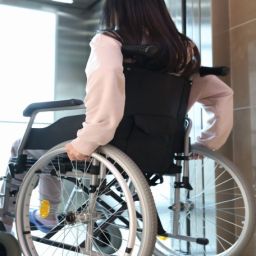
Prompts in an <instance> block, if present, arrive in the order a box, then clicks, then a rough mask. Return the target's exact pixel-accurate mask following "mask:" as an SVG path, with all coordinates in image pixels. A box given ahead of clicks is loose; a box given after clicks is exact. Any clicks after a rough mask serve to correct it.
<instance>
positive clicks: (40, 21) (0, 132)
mask: <svg viewBox="0 0 256 256" xmlns="http://www.w3.org/2000/svg"><path fill="white" fill-rule="evenodd" d="M55 31H56V15H55V14H54V13H50V12H43V11H37V10H32V9H25V8H18V7H12V6H7V5H0V35H1V40H0V56H1V58H0V86H1V93H0V108H1V112H0V127H1V129H0V141H1V149H2V150H1V154H0V167H1V171H0V173H1V174H3V173H4V171H5V168H6V161H7V159H8V158H9V155H10V146H11V144H12V143H13V141H14V140H16V139H18V138H20V136H22V134H23V131H24V128H25V123H26V122H27V121H28V120H27V118H25V117H23V116H22V112H23V110H24V108H25V107H26V106H27V105H28V104H30V103H32V102H38V101H46V100H47V101H49V100H53V99H54V83H55ZM52 119H53V115H52V114H44V115H42V116H41V117H40V118H39V119H38V122H40V123H45V122H51V120H52Z"/></svg>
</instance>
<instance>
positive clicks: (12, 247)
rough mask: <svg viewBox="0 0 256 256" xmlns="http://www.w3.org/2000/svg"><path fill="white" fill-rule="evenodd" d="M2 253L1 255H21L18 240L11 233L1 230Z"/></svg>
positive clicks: (0, 251)
mask: <svg viewBox="0 0 256 256" xmlns="http://www.w3.org/2000/svg"><path fill="white" fill-rule="evenodd" d="M0 255H1V256H20V255H21V252H20V247H19V244H18V241H17V240H16V238H15V237H14V236H12V235H11V234H9V233H6V232H3V231H0Z"/></svg>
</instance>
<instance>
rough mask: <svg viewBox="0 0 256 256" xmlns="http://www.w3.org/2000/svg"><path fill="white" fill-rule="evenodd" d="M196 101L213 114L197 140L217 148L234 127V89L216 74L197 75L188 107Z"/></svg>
mask: <svg viewBox="0 0 256 256" xmlns="http://www.w3.org/2000/svg"><path fill="white" fill-rule="evenodd" d="M195 102H199V103H201V104H202V106H203V108H204V110H205V111H206V112H207V113H209V114H211V118H209V119H208V120H207V123H208V126H207V127H206V128H205V129H204V130H203V131H202V132H201V135H200V136H199V137H198V138H197V142H198V143H199V144H203V145H205V146H206V147H208V148H210V149H212V150H217V149H219V148H220V147H221V146H222V145H223V144H224V143H225V142H226V140H227V138H228V136H229V134H230V132H231V130H232V127H233V90H232V89H231V88H230V87H229V86H228V85H227V84H225V83H224V82H223V81H221V80H220V79H219V78H218V77H216V76H213V75H208V76H205V77H200V76H199V75H195V76H194V77H193V83H192V88H191V93H190V97H189V104H188V108H189V109H190V108H191V106H192V105H193V104H194V103H195Z"/></svg>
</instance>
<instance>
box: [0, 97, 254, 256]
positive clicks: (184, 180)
mask: <svg viewBox="0 0 256 256" xmlns="http://www.w3.org/2000/svg"><path fill="white" fill-rule="evenodd" d="M78 108H83V104H82V102H81V101H79V100H69V101H59V102H48V103H47V102H46V103H38V104H32V105H30V106H29V107H28V108H27V110H25V111H24V115H25V116H30V120H29V122H28V126H27V129H26V132H25V135H24V137H23V139H22V141H21V144H20V148H19V155H22V154H23V150H24V149H26V147H27V146H28V145H29V144H27V143H28V141H29V136H30V134H31V131H32V130H33V128H32V126H33V122H34V119H35V117H36V115H37V113H39V112H42V111H56V110H73V109H78ZM31 109H32V110H31ZM68 118H72V117H68ZM73 118H74V119H72V120H78V121H79V122H80V121H81V118H82V116H77V117H73ZM62 120H63V119H62ZM67 120H68V119H65V121H67ZM69 123H70V122H69ZM191 125H192V123H191V121H190V120H189V119H187V125H186V126H187V132H186V136H185V145H184V153H183V154H179V155H177V156H176V163H177V164H178V165H181V166H182V173H177V174H175V175H172V177H171V178H173V179H174V183H173V186H174V195H173V198H174V201H173V205H172V206H171V207H169V209H170V212H169V213H170V214H171V212H172V213H173V214H172V231H171V232H166V231H164V232H162V231H163V229H162V228H163V227H162V228H160V229H159V227H161V222H159V221H157V214H158V217H159V216H160V217H161V214H159V212H158V210H156V206H155V201H157V199H156V198H155V200H154V198H153V196H154V194H153V193H152V190H151V189H150V187H149V185H148V181H147V180H146V178H145V177H144V175H143V174H142V172H141V171H140V170H139V168H138V167H137V166H136V164H135V163H134V162H133V161H132V160H131V159H129V157H127V156H126V155H125V154H124V153H123V152H120V151H119V150H118V149H116V148H115V147H113V146H111V145H107V146H104V147H101V148H99V150H98V151H97V152H95V153H93V155H92V159H91V162H90V164H89V165H92V166H99V167H97V168H96V169H97V170H98V171H96V172H93V171H92V170H91V169H90V170H89V171H88V172H84V173H82V174H81V168H80V167H77V166H78V165H77V163H72V165H71V166H72V168H71V170H70V171H69V172H66V173H64V174H63V173H61V172H59V173H60V174H59V176H58V175H57V174H54V175H57V177H58V178H60V179H62V178H63V179H65V177H66V178H67V177H69V179H70V180H72V179H73V178H76V177H75V175H77V173H78V176H79V175H80V176H79V179H80V181H81V179H84V178H85V179H87V180H88V177H89V180H90V182H91V183H90V185H89V187H90V188H94V189H91V191H89V192H86V191H87V190H86V189H85V188H84V187H85V186H87V185H88V184H87V185H86V183H85V184H84V185H83V187H79V186H78V185H77V184H76V183H74V182H73V181H72V182H73V184H74V185H75V186H78V188H79V189H81V188H82V189H83V190H84V191H83V193H85V194H86V196H85V197H84V198H85V201H86V203H84V205H86V204H87V201H88V205H86V207H85V206H83V207H84V208H86V209H89V213H88V212H87V213H86V214H87V215H86V214H85V213H84V212H82V211H81V209H79V208H80V207H78V206H77V207H78V208H77V209H76V210H75V214H76V215H75V216H76V217H75V218H77V219H76V220H75V221H76V222H74V223H68V225H69V226H71V227H72V228H74V227H75V226H76V224H77V223H80V224H81V223H82V224H81V225H87V226H88V227H87V231H86V232H87V234H89V237H93V236H96V237H97V236H98V235H99V233H102V234H103V235H102V236H103V238H104V239H103V240H104V241H105V242H104V243H105V244H106V243H107V244H108V246H105V244H104V243H103V245H102V242H99V241H98V240H97V239H98V238H96V240H95V238H94V241H92V239H89V238H85V240H84V241H83V242H81V243H80V244H78V245H77V246H73V245H70V246H68V245H66V243H63V244H62V243H61V242H59V241H57V240H56V241H51V239H52V237H54V236H49V235H47V234H46V235H45V236H42V234H40V235H38V236H36V237H35V236H32V235H31V234H32V233H33V232H38V231H34V230H33V228H32V227H31V226H30V223H29V216H28V210H29V207H30V205H29V203H30V195H31V194H32V193H33V190H34V188H35V187H36V185H37V182H38V177H39V170H43V169H44V165H45V164H46V166H48V163H49V162H51V159H52V158H55V157H56V156H59V155H60V156H63V153H65V150H64V148H63V143H60V144H59V145H57V146H54V147H53V148H52V146H53V145H50V144H51V143H52V142H50V144H48V143H47V145H46V144H45V145H44V146H43V147H45V148H44V149H48V148H52V149H50V150H49V151H48V152H46V154H45V155H44V156H42V157H41V158H40V159H39V160H37V161H36V162H35V163H33V165H32V167H31V168H30V169H29V171H28V172H27V174H26V176H25V178H24V180H23V182H22V185H21V187H20V190H19V194H18V198H17V208H16V214H15V215H16V227H17V236H18V241H19V243H20V246H21V249H22V252H23V253H24V255H26V256H27V255H33V256H34V255H40V254H39V251H37V245H34V242H33V241H37V243H39V244H40V243H45V244H46V245H47V244H48V245H49V246H52V247H54V250H55V249H56V248H58V249H60V250H62V249H63V251H65V252H64V253H66V251H69V250H70V251H73V253H74V255H126V256H128V255H140V256H147V255H148V256H151V255H155V256H161V255H218V256H224V255H229V256H230V255H239V253H240V252H241V251H242V250H243V248H244V247H245V245H246V244H247V242H248V240H249V239H250V237H251V235H252V232H253V227H254V216H255V210H254V209H255V205H254V199H253V196H252V191H251V190H250V188H249V187H248V186H247V184H246V182H245V181H244V179H243V177H242V176H241V172H240V171H239V170H238V169H237V167H236V166H235V165H234V164H233V163H231V162H230V161H228V160H227V159H226V158H224V157H223V156H221V155H219V154H218V153H217V152H212V151H210V150H207V149H206V148H204V147H202V146H192V147H191V145H190V142H189V133H190V129H191ZM75 126H76V125H75ZM73 136H74V133H72V134H70V137H67V139H68V140H69V139H72V137H73ZM31 143H32V142H31ZM64 143H65V142H64ZM31 145H32V146H31V147H32V148H34V144H33V143H32V144H31ZM54 145H55V144H54ZM191 152H192V153H193V152H195V153H200V154H201V155H203V157H204V158H209V159H210V160H211V161H213V162H214V168H213V170H214V175H215V178H216V180H215V183H216V184H215V185H216V187H220V186H222V184H223V183H226V181H224V180H222V178H223V177H222V176H228V177H227V178H226V180H228V181H227V182H229V180H232V183H235V184H236V186H235V185H234V187H233V186H232V187H228V188H227V189H225V190H224V189H222V188H221V189H220V192H218V191H217V192H216V191H215V190H216V188H215V187H214V188H213V191H215V192H214V193H216V194H217V193H223V194H224V193H225V192H226V191H231V192H232V193H231V199H228V201H235V203H236V201H237V200H239V203H238V204H239V210H237V209H236V207H234V208H232V211H230V212H229V209H228V208H227V206H226V201H227V200H224V202H223V203H222V202H218V201H217V202H216V209H215V211H216V212H217V214H216V216H217V215H218V211H221V212H222V213H224V215H225V214H227V215H228V217H227V218H226V219H225V220H224V222H225V223H227V222H230V223H228V224H232V223H231V222H232V221H233V219H232V218H234V219H236V218H237V219H239V218H241V220H240V219H239V223H236V221H237V220H234V226H235V229H240V230H238V231H237V230H235V231H236V232H237V234H236V235H235V236H233V237H232V239H231V240H230V241H225V242H224V240H227V238H225V237H224V238H223V240H221V239H220V235H219V234H218V233H216V237H215V238H214V239H213V240H215V242H216V243H217V245H213V247H216V248H215V249H214V250H215V251H214V252H212V251H211V250H210V251H208V250H207V246H208V244H210V246H211V241H210V240H209V239H208V237H207V235H206V233H205V234H203V235H202V236H195V235H194V234H193V230H191V229H190V228H189V227H186V228H185V229H186V232H185V235H184V234H181V233H182V232H181V231H182V227H181V218H182V215H184V214H183V213H184V208H185V219H186V225H189V222H190V224H191V222H192V220H191V219H190V215H191V213H192V214H193V210H194V205H193V204H190V200H189V199H188V200H187V201H186V202H183V201H182V199H181V194H182V191H186V194H187V195H189V194H190V193H191V191H193V189H195V188H194V187H193V184H190V181H191V173H190V172H191V166H190V162H191V161H199V162H200V164H201V166H203V163H202V162H203V161H204V159H199V160H193V159H192V158H191ZM14 160H15V159H14ZM16 160H17V159H16ZM216 163H217V166H218V167H216ZM87 165H88V163H87ZM16 167H17V166H16ZM47 168H48V167H47ZM54 168H56V167H54ZM203 168H206V167H205V166H204V167H203ZM219 169H224V170H225V173H224V174H223V173H222V172H221V173H220V174H215V172H216V173H217V171H219ZM13 170H15V168H14V169H13ZM75 170H76V171H75ZM106 170H107V171H106ZM106 174H107V175H106ZM12 175H15V173H13V171H12V173H10V175H9V176H8V177H7V178H6V186H5V188H6V190H5V193H4V195H3V197H4V200H5V201H6V202H4V207H3V208H2V209H0V214H1V216H0V217H1V218H2V216H3V215H4V214H6V211H7V209H6V205H7V202H8V199H9V198H10V191H9V181H10V179H11V176H12ZM50 175H52V173H51V174H50ZM111 175H112V176H113V177H114V178H113V179H112V180H111V181H109V183H108V181H106V182H107V186H106V184H104V182H105V180H106V177H109V176H111ZM220 176H221V177H220ZM34 177H36V178H34ZM218 179H221V182H220V183H218V182H217V181H218ZM116 181H117V182H118V184H117V183H116ZM101 185H102V186H103V189H106V187H107V188H108V189H109V190H108V193H113V196H114V197H116V196H117V195H119V196H120V205H121V204H124V202H126V205H125V207H124V208H122V209H123V210H122V211H123V212H126V213H127V212H128V214H127V215H124V216H118V215H117V213H113V215H114V217H111V214H110V213H109V212H106V211H107V210H106V209H102V208H104V207H105V206H103V205H105V204H104V203H103V204H101V203H102V202H101V200H102V199H100V200H99V201H97V200H98V199H97V198H96V197H97V196H102V197H105V195H101V194H100V193H99V191H100V189H98V188H97V186H101ZM75 186H74V187H75ZM95 186H96V187H95ZM159 186H161V184H160V185H159ZM76 189H77V188H73V190H72V191H71V193H70V195H69V196H70V198H68V200H67V201H66V202H67V205H69V204H71V202H72V199H73V197H74V195H72V193H73V194H74V193H77V192H76ZM97 189H98V190H97ZM119 190H120V191H119ZM195 190H196V189H195ZM238 192H239V193H238ZM202 194H205V192H204V191H200V192H198V195H199V196H200V195H202ZM88 198H89V199H88ZM195 198H196V196H195ZM204 200H205V199H204ZM241 200H242V201H241ZM99 202H100V203H99ZM137 203H138V204H139V206H135V205H136V204H137ZM220 204H224V205H225V206H224V207H223V209H220V210H219V209H218V205H220ZM240 204H241V205H240ZM242 204H243V205H242ZM184 205H185V207H184ZM83 207H82V208H83ZM97 207H98V208H97ZM122 207H123V206H122ZM186 207H187V208H186ZM67 208H68V206H67ZM110 208H111V207H110ZM110 208H108V209H110ZM241 208H242V210H241ZM78 209H79V210H78ZM120 209H121V208H120ZM120 209H119V210H118V211H120ZM25 210H26V212H25ZM90 211H91V212H90ZM98 211H100V214H101V215H106V216H104V218H103V217H102V216H101V215H100V216H98V215H97V214H98ZM202 211H204V214H205V216H206V215H207V209H202ZM110 212H111V211H110ZM123 212H122V213H123ZM157 212H158V213H157ZM93 214H95V215H93ZM108 214H109V215H108ZM231 214H234V217H232V218H231V217H230V216H231ZM90 216H94V217H92V219H91V222H88V220H85V219H86V218H90ZM69 217H70V216H69ZM71 217H72V216H71ZM93 218H94V220H93ZM126 218H127V219H126ZM203 218H205V219H204V221H206V220H207V218H206V217H203ZM218 218H221V217H218V216H217V217H216V219H217V221H216V223H215V225H216V226H217V222H218V221H220V220H219V219H218ZM95 219H96V220H95ZM62 220H63V219H62ZM99 220H100V221H99ZM104 220H107V221H106V223H103V224H102V221H104ZM117 220H118V221H120V220H122V221H123V222H124V223H126V227H125V228H126V229H127V230H129V232H128V233H129V234H128V239H122V241H120V239H117V237H119V236H122V234H121V233H120V232H118V231H117V229H118V228H119V227H120V228H122V225H121V224H120V223H118V224H117V223H115V225H113V227H112V226H111V224H109V223H107V222H113V223H114V222H115V221H117ZM65 221H66V222H67V218H66V219H65ZM97 221H98V222H99V223H97ZM157 223H158V231H157ZM123 226H124V225H123ZM116 227H118V228H116ZM59 228H61V227H57V228H56V230H55V231H56V232H55V233H54V234H55V235H56V234H57V233H58V231H59ZM104 229H105V230H106V232H105V231H104V232H105V233H104V232H103V230H104ZM95 230H96V231H95ZM159 230H161V232H160V231H159ZM222 231H223V232H224V229H223V230H222ZM227 231H228V233H229V235H231V233H232V232H233V231H234V230H233V228H231V229H229V230H227ZM111 232H113V233H114V234H115V235H114V238H113V237H111V234H110V233H111ZM216 232H218V231H216ZM157 233H158V235H161V236H158V238H157V240H156V236H157ZM106 234H107V235H106ZM115 236H116V237H115ZM106 237H108V239H106ZM169 238H170V239H169ZM63 239H64V238H63ZM166 239H168V241H172V240H174V239H177V240H178V241H180V242H178V243H176V244H175V242H174V245H173V247H169V243H168V246H167V245H166V244H165V241H166ZM219 240H221V241H219ZM95 241H96V242H95ZM106 241H107V242H106ZM182 241H183V242H182ZM155 242H156V243H155ZM215 242H214V243H215ZM35 243H36V242H35ZM95 243H96V244H97V245H96V246H95ZM123 243H125V245H124V246H123V245H122V244H123ZM193 244H197V245H198V247H196V248H197V249H195V250H194V251H193V248H192V247H193V246H192V245H193ZM219 244H220V245H219ZM115 246H116V248H115ZM39 247H40V246H39ZM122 247H124V248H122ZM219 247H221V248H219ZM78 248H79V249H78ZM121 248H122V251H121ZM184 248H185V250H184ZM198 248H203V249H200V251H197V250H198ZM119 250H120V251H119ZM48 255H50V254H48ZM71 255H72V254H71Z"/></svg>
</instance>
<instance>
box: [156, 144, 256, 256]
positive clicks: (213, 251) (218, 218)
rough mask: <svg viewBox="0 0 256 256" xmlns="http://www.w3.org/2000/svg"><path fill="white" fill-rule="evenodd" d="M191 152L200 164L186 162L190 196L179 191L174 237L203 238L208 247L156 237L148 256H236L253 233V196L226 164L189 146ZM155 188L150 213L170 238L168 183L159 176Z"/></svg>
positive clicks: (169, 179) (170, 191) (213, 154)
mask: <svg viewBox="0 0 256 256" xmlns="http://www.w3.org/2000/svg"><path fill="white" fill-rule="evenodd" d="M192 152H193V153H198V154H200V155H202V156H203V158H202V159H198V160H192V159H191V160H189V172H190V184H191V186H192V187H193V190H190V191H189V190H186V189H184V188H182V189H181V190H180V195H181V197H180V198H181V200H180V202H179V203H180V207H181V213H180V219H179V234H180V235H182V236H189V237H194V238H206V239H208V240H209V243H208V245H200V244H197V243H195V242H189V241H185V240H177V239H173V238H166V237H158V239H157V242H156V247H155V252H154V255H155V256H163V255H165V256H166V255H196V256H199V255H200V256H209V255H211V256H216V255H217V256H234V255H242V250H243V249H244V248H245V246H246V244H247V242H248V241H249V240H250V238H251V237H252V233H253V229H254V218H255V204H254V198H253V193H252V191H251V189H250V188H249V186H248V184H247V183H246V182H245V181H244V179H243V177H242V176H241V174H242V172H241V171H240V170H239V169H238V168H237V167H236V166H235V165H234V164H233V163H231V162H230V161H229V160H227V159H226V158H224V157H223V156H221V155H220V154H218V153H217V152H213V151H210V150H208V149H207V148H205V147H203V146H198V145H195V146H193V147H192ZM159 186H162V188H159V187H156V188H153V189H152V190H153V194H154V197H155V199H156V202H157V205H156V207H157V209H158V213H159V216H160V219H161V222H162V224H163V227H164V228H165V229H166V231H167V232H168V233H170V234H172V232H173V229H172V225H173V213H174V211H175V203H174V188H173V187H174V177H172V176H165V177H164V183H163V184H161V185H159ZM154 189H155V191H154ZM161 191H164V193H161ZM167 205H168V206H169V208H168V209H167V207H166V206H167Z"/></svg>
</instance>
